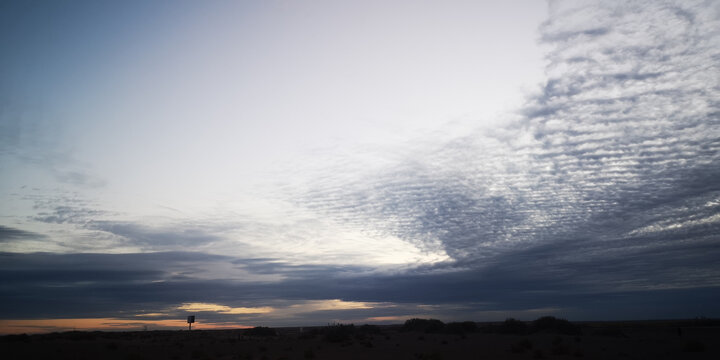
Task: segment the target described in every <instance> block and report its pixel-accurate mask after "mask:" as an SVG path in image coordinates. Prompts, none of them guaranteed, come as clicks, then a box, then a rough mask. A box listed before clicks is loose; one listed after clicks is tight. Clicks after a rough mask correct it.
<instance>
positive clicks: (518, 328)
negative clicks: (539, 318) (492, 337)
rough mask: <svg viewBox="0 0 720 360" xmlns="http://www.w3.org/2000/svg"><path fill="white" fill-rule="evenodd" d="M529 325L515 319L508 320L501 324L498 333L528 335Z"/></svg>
mask: <svg viewBox="0 0 720 360" xmlns="http://www.w3.org/2000/svg"><path fill="white" fill-rule="evenodd" d="M527 328H528V326H527V324H525V322H524V321H520V320H515V319H513V318H507V319H505V321H504V322H503V323H502V324H500V325H499V326H498V327H497V329H496V331H497V332H498V333H501V334H519V335H520V334H526V333H527Z"/></svg>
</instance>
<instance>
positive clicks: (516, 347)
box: [510, 339, 533, 354]
mask: <svg viewBox="0 0 720 360" xmlns="http://www.w3.org/2000/svg"><path fill="white" fill-rule="evenodd" d="M532 348H533V344H532V342H530V340H528V339H522V340H520V341H519V342H517V343H515V344H513V345H510V351H511V352H514V353H520V354H521V353H524V352H526V351H528V350H530V349H532Z"/></svg>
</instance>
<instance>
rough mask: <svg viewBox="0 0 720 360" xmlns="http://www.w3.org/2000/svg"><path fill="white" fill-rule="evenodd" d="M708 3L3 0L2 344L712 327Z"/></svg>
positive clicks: (715, 58) (714, 231)
mask: <svg viewBox="0 0 720 360" xmlns="http://www.w3.org/2000/svg"><path fill="white" fill-rule="evenodd" d="M718 64H720V3H719V2H717V1H695V0H689V1H654V0H653V1H650V0H647V1H643V0H638V1H602V2H600V1H558V0H550V1H535V0H532V1H531V0H522V1H521V0H514V1H454V0H453V1H442V2H436V1H399V0H398V1H362V2H357V1H322V0H320V1H303V0H299V1H219V0H218V1H205V2H196V1H172V2H170V1H159V0H158V1H102V0H101V1H74V0H68V1H62V2H57V1H54V2H47V1H3V2H2V3H0V78H2V81H1V82H0V259H1V260H0V279H2V281H0V333H21V332H48V331H62V330H67V329H102V330H138V329H144V328H146V327H147V328H150V329H180V328H184V327H185V325H186V324H185V322H184V320H185V317H186V316H187V315H195V316H196V319H197V320H196V321H197V323H196V324H195V325H194V328H197V329H212V328H236V327H246V326H310V325H324V324H327V323H332V322H345V323H350V322H353V323H356V324H362V323H375V324H386V323H400V322H402V321H404V320H405V319H408V318H413V317H423V318H437V319H441V320H443V321H460V320H462V321H464V320H475V321H497V320H504V319H505V318H508V317H514V318H518V319H522V320H532V319H535V318H537V317H540V316H544V315H553V316H559V317H564V318H568V319H570V320H621V319H622V320H633V319H669V318H693V317H696V316H706V317H720V305H718V304H720V262H719V261H718V260H719V259H720V235H718V234H720V181H718V179H720V152H719V150H720V68H719V67H720V66H719V65H718Z"/></svg>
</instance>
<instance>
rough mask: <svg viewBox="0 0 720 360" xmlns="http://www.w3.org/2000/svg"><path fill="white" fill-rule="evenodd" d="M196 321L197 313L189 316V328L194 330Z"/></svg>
mask: <svg viewBox="0 0 720 360" xmlns="http://www.w3.org/2000/svg"><path fill="white" fill-rule="evenodd" d="M194 322H195V315H190V316H188V330H192V324H193V323H194Z"/></svg>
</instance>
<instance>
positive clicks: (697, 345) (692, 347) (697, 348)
mask: <svg viewBox="0 0 720 360" xmlns="http://www.w3.org/2000/svg"><path fill="white" fill-rule="evenodd" d="M683 351H685V352H703V351H705V344H703V343H701V342H699V341H697V340H690V341H688V342H686V343H685V346H683Z"/></svg>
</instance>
